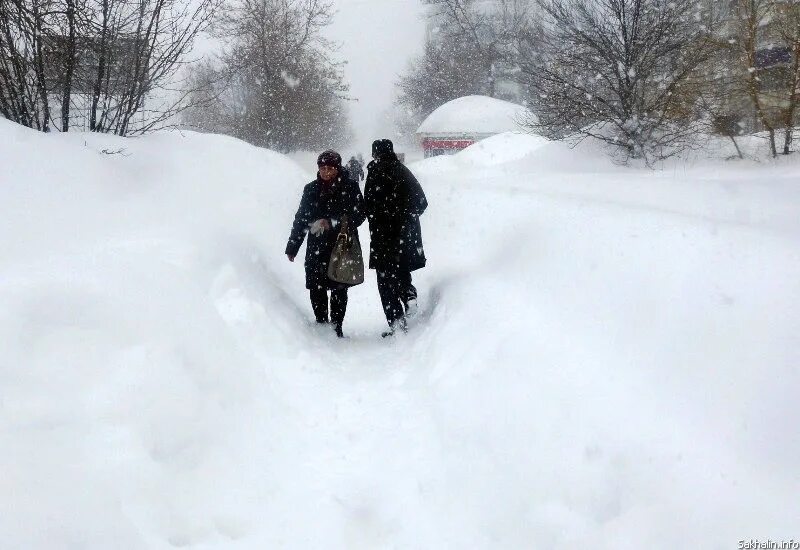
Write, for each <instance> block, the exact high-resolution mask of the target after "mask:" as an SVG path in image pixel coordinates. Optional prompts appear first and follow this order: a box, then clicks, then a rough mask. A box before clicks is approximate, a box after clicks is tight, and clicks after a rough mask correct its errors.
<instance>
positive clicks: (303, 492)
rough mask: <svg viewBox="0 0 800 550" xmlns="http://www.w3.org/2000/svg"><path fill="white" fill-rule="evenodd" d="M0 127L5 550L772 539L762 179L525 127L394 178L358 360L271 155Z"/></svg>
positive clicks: (770, 200)
mask: <svg viewBox="0 0 800 550" xmlns="http://www.w3.org/2000/svg"><path fill="white" fill-rule="evenodd" d="M0 131H2V132H3V133H4V134H3V135H4V136H5V137H6V138H7V139H6V144H7V145H8V147H6V148H0V164H3V165H4V166H12V167H13V168H12V170H10V171H9V172H6V173H5V177H6V178H11V180H10V181H11V185H5V186H3V187H0V192H1V193H3V195H2V200H0V219H2V220H3V223H5V224H6V225H7V228H10V229H9V231H7V232H5V233H4V238H5V240H4V242H3V246H2V247H0V300H1V301H2V303H3V307H2V308H0V337H2V338H3V341H4V342H5V343H6V345H5V346H4V350H3V353H2V355H0V387H1V388H2V395H0V447H2V448H3V449H7V451H6V452H4V453H0V471H2V472H4V475H3V476H2V477H0V492H1V493H2V494H3V495H6V496H5V497H4V498H2V499H0V533H3V537H4V544H7V545H8V546H9V547H11V548H32V549H38V548H56V547H76V548H88V549H95V548H97V549H101V548H102V549H104V548H111V547H114V548H126V549H127V548H131V549H151V548H155V549H160V548H165V549H168V548H176V547H179V548H197V549H211V548H226V549H228V548H241V549H250V548H265V547H267V548H309V547H311V548H564V547H568V546H571V545H587V546H590V547H592V548H609V549H612V548H613V549H619V548H642V547H648V548H671V547H674V546H681V545H686V544H689V543H691V544H694V545H699V546H702V547H720V548H723V547H734V546H735V545H736V541H738V540H739V539H743V538H749V537H761V538H766V537H772V538H773V539H777V538H781V537H783V538H785V537H787V536H789V537H790V536H792V534H791V533H792V529H795V528H796V518H797V517H798V516H800V508H799V507H798V506H799V505H798V501H797V499H796V495H797V492H798V490H800V480H799V479H798V478H797V475H796V464H797V463H798V461H800V438H799V437H798V434H797V432H796V430H795V429H794V426H793V423H792V422H791V421H790V419H792V418H794V416H796V415H795V411H796V399H797V392H798V390H799V389H800V373H798V368H797V367H798V365H800V352H798V348H797V346H796V335H797V334H798V333H800V313H798V312H799V311H800V308H798V307H797V305H798V304H800V246H798V243H800V227H799V226H798V219H800V216H798V215H797V213H798V212H800V193H798V192H797V190H796V189H795V187H796V185H795V184H793V182H794V181H795V180H794V179H793V178H795V170H794V169H793V168H792V167H791V166H787V167H785V168H774V169H770V170H768V173H769V181H768V182H765V181H761V180H759V179H758V178H759V177H760V178H763V177H764V176H760V175H758V176H756V175H757V174H761V172H756V171H753V170H749V169H742V170H738V169H736V170H731V169H725V170H722V169H720V170H719V171H718V172H714V171H713V170H711V169H708V170H703V169H698V170H695V171H692V170H688V171H684V172H680V173H677V172H675V173H671V174H670V173H650V172H637V171H635V170H631V169H623V168H619V167H614V166H613V165H610V164H609V163H606V162H605V161H603V160H602V157H599V156H597V155H596V154H594V153H593V152H591V151H589V152H586V151H584V152H582V153H581V154H582V155H583V156H584V157H586V158H581V157H579V156H577V155H578V152H575V151H569V150H566V149H562V148H558V147H555V146H554V145H555V144H554V145H553V146H551V145H546V146H545V145H542V144H541V143H539V141H536V140H533V139H532V138H529V137H528V138H526V139H527V140H528V141H536V143H534V144H533V145H534V146H531V147H530V148H529V149H524V148H523V149H524V150H521V151H515V150H513V148H509V146H508V145H509V144H508V142H506V141H501V142H500V144H499V145H500V146H498V147H497V148H496V153H497V158H495V157H493V156H491V155H489V153H490V152H491V151H490V148H491V147H493V146H492V145H491V143H489V145H485V146H484V145H481V148H478V149H479V151H480V153H481V156H480V157H474V155H473V157H470V154H471V153H470V152H469V150H468V151H467V152H465V153H462V154H461V155H459V156H458V157H455V158H453V159H435V161H425V162H423V163H420V164H417V165H415V166H413V167H412V168H413V169H414V170H415V172H416V173H417V174H418V176H419V177H420V178H421V179H422V182H423V185H424V187H425V191H426V193H427V194H428V198H429V202H430V204H431V206H430V209H429V211H428V212H427V213H426V214H425V216H424V217H423V220H422V221H423V234H424V236H425V243H426V251H427V254H428V256H429V258H431V262H430V265H429V266H428V268H426V269H425V270H422V271H421V272H417V274H415V284H417V286H418V288H419V289H420V291H421V296H420V301H421V304H422V311H421V312H420V315H419V317H418V319H417V320H416V321H415V326H414V327H413V329H412V331H411V332H410V333H409V334H408V335H407V336H406V337H404V338H400V339H398V340H397V341H391V342H387V341H385V340H382V339H381V338H380V337H379V333H380V331H381V330H383V327H384V321H383V319H382V315H381V311H380V305H379V301H378V294H377V289H376V288H375V281H374V274H372V273H371V272H370V273H368V275H367V282H366V283H365V284H364V285H362V286H360V287H358V288H356V289H353V290H352V291H351V293H350V304H349V307H348V316H347V320H346V323H345V331H346V333H347V334H349V335H350V338H349V339H348V340H346V341H344V342H342V341H339V340H337V339H335V338H334V337H333V334H331V333H329V332H327V331H320V330H319V329H318V327H316V326H312V324H311V323H310V322H309V319H310V311H309V305H308V303H307V301H308V300H307V297H306V294H305V290H304V289H303V274H302V266H301V265H298V264H289V262H287V261H286V260H285V258H284V257H283V255H282V252H283V247H284V244H285V241H284V239H285V237H286V234H287V231H288V222H289V220H290V217H291V213H292V212H293V211H294V208H296V201H297V199H298V196H299V195H298V190H299V189H300V188H301V186H302V184H303V183H304V182H305V181H306V179H307V178H308V174H306V173H304V172H303V171H302V170H300V169H299V168H297V167H296V166H295V165H293V164H292V163H291V162H289V161H288V160H287V159H285V158H284V157H282V156H280V155H277V154H275V153H271V152H265V151H262V150H259V149H256V148H252V147H249V146H246V145H243V144H241V143H239V142H237V141H235V140H231V139H227V138H221V137H218V136H199V135H192V134H189V135H187V136H179V135H160V136H152V137H149V138H146V139H142V140H126V141H125V142H124V145H125V147H126V148H127V150H128V153H129V155H128V156H126V157H119V156H118V157H114V158H109V157H108V156H104V155H99V154H98V153H97V151H98V150H100V149H101V148H102V147H111V146H115V147H116V141H115V139H116V138H111V137H106V136H90V139H91V140H93V141H91V143H90V144H89V146H86V145H84V144H83V142H82V141H81V142H80V143H77V142H73V141H70V140H72V138H71V137H70V136H41V135H38V134H34V133H31V132H27V131H23V130H20V129H18V128H16V127H11V126H9V125H8V124H7V123H5V122H4V121H0ZM502 139H503V140H514V139H517V138H515V137H513V136H512V137H505V138H502ZM513 143H515V142H513V141H512V142H511V144H512V145H513ZM526 143H527V142H526ZM32 144H34V145H35V147H34V146H32ZM529 145H530V143H527V145H526V147H528V146H529ZM540 146H541V147H542V148H543V149H537V147H540ZM487 148H488V149H487ZM544 149H546V151H545V150H544ZM45 153H46V154H49V155H51V156H52V157H53V158H55V159H59V163H55V164H52V165H51V164H47V163H41V162H40V159H39V155H41V154H45ZM487 155H488V156H487ZM476 158H478V159H479V160H481V161H482V162H484V165H483V166H482V167H481V166H477V167H476V166H475V165H474V164H475V163H476V162H477V160H476ZM487 159H488V160H487ZM497 159H505V160H503V161H502V162H501V161H500V160H497ZM518 161H519V162H518ZM487 162H489V163H490V164H491V163H494V164H492V165H486V163H487ZM470 163H472V165H471V164H470ZM26 167H27V168H26ZM34 167H35V168H34ZM582 170H583V172H582ZM120 174H124V177H118V176H119V175H120ZM231 174H236V177H235V178H231ZM79 175H80V177H78V176H79ZM37 178H38V179H37ZM109 182H113V183H111V184H109ZM276 182H277V183H276ZM4 183H5V182H4ZM109 185H112V187H113V188H110V187H109ZM362 235H363V232H362ZM362 240H363V241H364V242H365V244H366V239H364V238H363V237H362ZM754 495H755V496H754Z"/></svg>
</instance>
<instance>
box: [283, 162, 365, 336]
mask: <svg viewBox="0 0 800 550" xmlns="http://www.w3.org/2000/svg"><path fill="white" fill-rule="evenodd" d="M317 168H318V169H319V171H318V172H317V178H316V179H315V180H314V181H312V182H311V183H309V184H307V185H306V186H305V188H304V189H303V197H302V198H301V200H300V207H299V208H298V209H297V213H296V214H295V217H294V224H293V225H292V232H291V235H290V236H289V242H288V243H287V244H286V256H287V257H288V258H289V261H290V262H293V261H294V259H295V257H296V256H297V253H298V251H299V250H300V246H301V245H302V244H303V240H304V239H305V236H306V233H309V235H308V243H307V244H306V260H305V268H306V288H307V289H308V290H309V294H310V297H311V307H312V309H313V310H314V317H316V320H317V323H328V322H330V323H332V324H333V328H334V330H335V331H336V335H337V336H338V337H339V338H342V337H343V333H342V324H343V323H344V316H345V313H346V311H347V288H348V287H349V286H352V285H347V284H343V283H337V282H335V281H332V280H330V279H329V278H328V263H329V260H330V257H331V252H333V248H334V245H335V244H336V238H337V236H338V235H339V231H340V230H341V223H340V222H341V220H342V218H343V216H347V225H348V232H349V233H350V234H351V235H353V234H355V235H356V236H357V235H358V229H357V227H358V226H359V225H361V224H362V223H364V219H365V217H366V215H365V213H364V198H363V197H362V195H361V189H360V187H359V185H358V183H357V182H356V181H355V180H354V179H352V177H351V176H350V174H349V173H348V172H347V170H345V169H344V168H343V167H342V157H341V156H340V155H339V153H337V152H336V151H325V152H323V153H322V154H320V155H319V158H317ZM356 242H360V241H358V240H357V239H356ZM328 291H330V293H331V294H330V319H329V317H328Z"/></svg>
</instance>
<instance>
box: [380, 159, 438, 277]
mask: <svg viewBox="0 0 800 550" xmlns="http://www.w3.org/2000/svg"><path fill="white" fill-rule="evenodd" d="M367 170H368V173H367V183H366V184H365V186H364V204H365V205H366V209H367V218H368V219H369V234H370V238H371V240H372V243H371V246H370V253H369V268H370V269H393V268H394V269H397V268H399V269H401V270H404V271H414V270H417V269H420V268H422V267H425V262H426V260H425V249H424V248H423V246H422V227H421V226H420V223H419V217H420V216H421V215H422V213H423V212H425V209H426V208H427V207H428V200H427V199H426V198H425V193H424V192H423V191H422V186H421V185H420V184H419V182H418V181H417V178H415V177H414V174H412V173H411V170H409V169H408V168H406V167H405V166H404V165H403V163H401V162H400V161H399V160H397V156H396V155H394V153H390V154H388V155H384V156H382V157H381V158H380V159H379V160H375V161H372V162H370V163H369V166H368V167H367Z"/></svg>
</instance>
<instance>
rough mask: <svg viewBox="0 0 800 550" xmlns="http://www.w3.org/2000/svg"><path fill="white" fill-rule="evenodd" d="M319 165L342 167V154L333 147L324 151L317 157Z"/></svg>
mask: <svg viewBox="0 0 800 550" xmlns="http://www.w3.org/2000/svg"><path fill="white" fill-rule="evenodd" d="M317 166H332V167H334V168H341V167H342V155H340V154H339V153H337V152H336V151H333V150H332V149H328V150H327V151H323V152H322V153H320V155H319V156H318V157H317Z"/></svg>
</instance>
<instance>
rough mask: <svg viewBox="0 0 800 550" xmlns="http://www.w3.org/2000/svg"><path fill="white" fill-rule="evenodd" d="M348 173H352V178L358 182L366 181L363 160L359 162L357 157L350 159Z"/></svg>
mask: <svg viewBox="0 0 800 550" xmlns="http://www.w3.org/2000/svg"><path fill="white" fill-rule="evenodd" d="M359 156H361V155H359ZM347 171H348V172H350V177H352V178H353V179H354V180H355V181H356V182H359V181H364V161H363V160H359V159H357V158H356V157H350V160H349V161H347Z"/></svg>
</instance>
